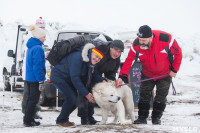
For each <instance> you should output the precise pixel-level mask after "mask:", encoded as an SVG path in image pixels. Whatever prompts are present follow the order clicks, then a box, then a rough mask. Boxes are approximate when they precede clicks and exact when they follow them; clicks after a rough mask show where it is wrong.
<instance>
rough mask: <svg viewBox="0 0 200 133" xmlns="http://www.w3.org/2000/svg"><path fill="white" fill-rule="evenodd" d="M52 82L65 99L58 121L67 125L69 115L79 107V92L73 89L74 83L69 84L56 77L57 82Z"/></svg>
mask: <svg viewBox="0 0 200 133" xmlns="http://www.w3.org/2000/svg"><path fill="white" fill-rule="evenodd" d="M52 82H53V84H54V85H55V86H56V88H58V90H59V91H60V92H61V93H62V94H63V96H64V98H65V100H64V103H63V105H62V109H61V112H60V115H59V116H58V117H57V120H56V121H57V122H59V123H65V122H67V121H69V115H70V114H71V113H72V112H73V111H74V110H75V109H76V107H77V104H76V101H77V91H76V89H75V88H74V87H73V85H72V83H70V82H67V81H66V80H65V79H63V78H62V77H56V80H54V81H52Z"/></svg>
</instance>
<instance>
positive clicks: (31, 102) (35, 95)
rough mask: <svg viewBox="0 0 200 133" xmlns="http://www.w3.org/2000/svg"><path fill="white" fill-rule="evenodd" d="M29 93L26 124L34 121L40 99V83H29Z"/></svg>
mask: <svg viewBox="0 0 200 133" xmlns="http://www.w3.org/2000/svg"><path fill="white" fill-rule="evenodd" d="M27 91H28V98H27V105H26V109H25V115H24V122H26V123H27V122H31V121H33V120H34V115H35V107H36V104H37V103H38V101H39V97H40V91H39V83H38V82H28V81H27Z"/></svg>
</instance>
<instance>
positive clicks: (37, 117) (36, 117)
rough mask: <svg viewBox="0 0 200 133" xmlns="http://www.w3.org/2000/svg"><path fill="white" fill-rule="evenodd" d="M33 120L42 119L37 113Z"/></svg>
mask: <svg viewBox="0 0 200 133" xmlns="http://www.w3.org/2000/svg"><path fill="white" fill-rule="evenodd" d="M34 119H42V117H41V116H40V115H39V114H38V113H35V116H34Z"/></svg>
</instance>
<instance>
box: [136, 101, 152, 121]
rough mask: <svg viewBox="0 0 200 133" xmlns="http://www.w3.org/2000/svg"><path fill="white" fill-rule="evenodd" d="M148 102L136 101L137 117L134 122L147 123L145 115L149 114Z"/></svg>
mask: <svg viewBox="0 0 200 133" xmlns="http://www.w3.org/2000/svg"><path fill="white" fill-rule="evenodd" d="M149 108H150V105H149V103H138V109H139V111H138V119H137V120H135V121H134V124H147V117H148V116H149Z"/></svg>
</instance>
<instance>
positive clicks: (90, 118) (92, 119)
mask: <svg viewBox="0 0 200 133" xmlns="http://www.w3.org/2000/svg"><path fill="white" fill-rule="evenodd" d="M97 122H99V121H97V120H95V119H94V117H92V116H91V117H89V118H88V124H89V125H95V124H96V123H97Z"/></svg>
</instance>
